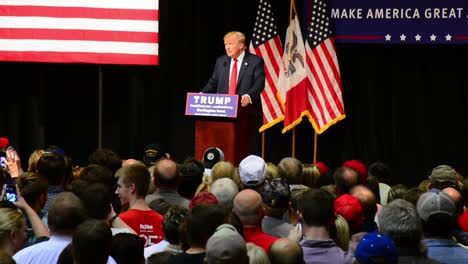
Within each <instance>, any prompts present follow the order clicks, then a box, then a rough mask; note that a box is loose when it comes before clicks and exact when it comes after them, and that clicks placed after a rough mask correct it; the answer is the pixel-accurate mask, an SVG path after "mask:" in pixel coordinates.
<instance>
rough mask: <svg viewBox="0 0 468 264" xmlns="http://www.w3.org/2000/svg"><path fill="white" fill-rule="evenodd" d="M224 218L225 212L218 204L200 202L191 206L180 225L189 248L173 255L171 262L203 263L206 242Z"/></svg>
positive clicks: (225, 217)
mask: <svg viewBox="0 0 468 264" xmlns="http://www.w3.org/2000/svg"><path fill="white" fill-rule="evenodd" d="M226 219H227V215H226V212H225V210H223V209H222V208H221V207H220V206H219V205H215V204H200V205H197V206H195V207H194V208H192V210H191V211H190V214H189V215H188V216H187V217H185V222H184V224H183V225H182V227H181V230H182V232H183V234H184V235H185V237H186V239H187V242H188V244H189V246H190V248H189V249H187V250H186V251H185V252H183V253H180V254H177V255H175V256H174V258H172V259H171V263H204V259H205V249H206V243H207V241H208V239H209V238H210V237H211V236H212V235H213V233H214V232H215V231H216V228H218V226H220V225H222V224H223V223H224V222H225V220H226Z"/></svg>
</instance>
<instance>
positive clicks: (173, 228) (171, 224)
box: [162, 205, 189, 245]
mask: <svg viewBox="0 0 468 264" xmlns="http://www.w3.org/2000/svg"><path fill="white" fill-rule="evenodd" d="M188 214H189V210H188V209H187V208H184V207H180V206H177V205H175V206H172V207H171V208H169V210H168V211H167V212H166V214H164V219H163V224H162V230H163V232H164V239H165V240H166V241H167V242H169V244H174V245H177V244H179V243H180V237H179V229H180V226H181V225H182V224H183V223H184V221H185V217H186V216H187V215H188Z"/></svg>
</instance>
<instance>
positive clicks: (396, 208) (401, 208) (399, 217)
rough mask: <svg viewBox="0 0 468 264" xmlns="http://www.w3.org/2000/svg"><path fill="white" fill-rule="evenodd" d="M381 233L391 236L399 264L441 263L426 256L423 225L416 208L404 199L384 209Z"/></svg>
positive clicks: (395, 201) (381, 216) (380, 217)
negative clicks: (423, 243) (422, 241)
mask: <svg viewBox="0 0 468 264" xmlns="http://www.w3.org/2000/svg"><path fill="white" fill-rule="evenodd" d="M379 232H381V233H382V234H385V235H387V236H389V237H390V238H391V239H392V240H393V242H394V243H395V246H396V247H397V248H398V252H399V256H398V263H427V264H435V263H440V262H438V261H435V260H433V259H430V258H428V257H427V256H426V253H425V249H424V247H423V246H422V244H421V239H422V235H423V232H422V224H421V220H420V219H419V216H418V213H417V211H416V207H415V206H413V204H411V203H410V202H408V201H405V200H403V199H396V200H394V201H392V202H390V203H388V204H387V205H385V206H384V207H383V208H382V211H381V212H380V214H379Z"/></svg>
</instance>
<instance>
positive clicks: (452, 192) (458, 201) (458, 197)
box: [442, 187, 465, 217]
mask: <svg viewBox="0 0 468 264" xmlns="http://www.w3.org/2000/svg"><path fill="white" fill-rule="evenodd" d="M442 191H443V192H444V193H446V194H448V196H449V197H450V199H452V202H453V203H454V204H455V209H456V210H455V212H456V217H458V216H460V215H462V214H463V211H464V209H463V205H464V203H465V202H464V200H463V196H462V194H461V193H460V192H459V191H458V190H457V189H455V188H453V187H447V188H444V189H443V190H442Z"/></svg>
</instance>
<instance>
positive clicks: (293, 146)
mask: <svg viewBox="0 0 468 264" xmlns="http://www.w3.org/2000/svg"><path fill="white" fill-rule="evenodd" d="M291 157H293V158H295V157H296V127H293V129H292V155H291Z"/></svg>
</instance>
